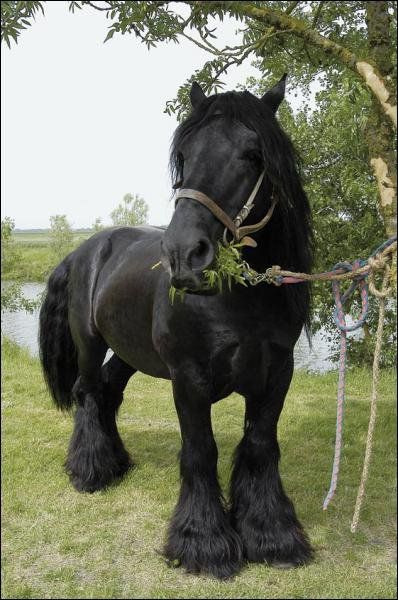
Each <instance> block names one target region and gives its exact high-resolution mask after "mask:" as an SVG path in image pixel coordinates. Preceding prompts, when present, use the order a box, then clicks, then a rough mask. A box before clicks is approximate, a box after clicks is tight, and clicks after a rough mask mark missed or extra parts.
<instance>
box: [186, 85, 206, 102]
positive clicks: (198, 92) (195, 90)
mask: <svg viewBox="0 0 398 600" xmlns="http://www.w3.org/2000/svg"><path fill="white" fill-rule="evenodd" d="M189 97H190V99H191V104H192V108H197V107H198V106H199V104H201V103H202V102H203V100H204V99H205V98H206V95H205V93H204V91H203V90H202V88H201V87H200V85H199V84H198V83H196V81H194V82H193V84H192V87H191V91H190V92H189Z"/></svg>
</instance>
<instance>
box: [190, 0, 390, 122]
mask: <svg viewBox="0 0 398 600" xmlns="http://www.w3.org/2000/svg"><path fill="white" fill-rule="evenodd" d="M196 6H197V7H198V8H199V6H200V8H201V9H202V10H203V11H204V12H207V13H210V14H213V13H217V11H219V10H220V9H222V10H223V11H224V12H229V13H230V14H231V15H232V16H235V17H236V16H239V17H249V18H251V19H254V20H256V21H260V22H262V23H268V24H269V25H270V26H271V27H274V28H275V29H277V30H280V31H289V33H291V35H294V36H296V37H299V38H301V39H303V40H305V42H307V43H308V44H311V45H313V46H316V47H317V48H320V49H322V50H323V52H325V53H326V54H329V55H332V56H334V57H335V59H336V60H337V61H338V62H340V63H342V64H344V65H345V66H346V67H348V68H349V69H350V70H351V71H354V73H356V74H359V75H360V76H361V78H362V79H363V80H364V82H365V84H366V85H367V86H368V87H369V88H370V90H371V91H372V93H373V94H374V96H375V97H376V98H377V100H378V102H379V103H380V104H381V106H382V108H383V110H384V112H385V114H386V115H387V117H388V118H389V119H390V120H391V122H392V123H393V125H394V127H395V128H396V127H397V107H396V106H391V104H390V103H388V102H387V100H388V98H389V97H390V95H391V94H390V92H389V91H388V90H387V88H386V86H385V84H384V81H383V79H382V77H381V76H380V75H379V73H378V71H377V70H376V69H375V68H374V67H373V66H372V65H371V64H369V63H368V62H367V61H359V59H358V57H357V56H356V55H355V54H354V53H353V52H351V51H350V50H348V49H347V48H345V47H344V46H341V45H340V44H338V43H337V42H334V41H332V40H331V39H329V38H326V37H324V36H322V35H321V34H319V33H318V32H317V31H314V30H313V29H311V27H310V26H309V24H308V23H307V22H306V21H303V20H302V19H298V18H296V17H293V16H291V15H287V14H286V12H285V13H281V12H279V11H276V10H274V9H271V8H269V7H268V6H261V7H260V6H256V5H254V4H251V3H249V2H226V1H221V2H220V1H218V0H217V1H213V2H197V3H196Z"/></svg>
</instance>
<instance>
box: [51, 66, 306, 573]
mask: <svg viewBox="0 0 398 600" xmlns="http://www.w3.org/2000/svg"><path fill="white" fill-rule="evenodd" d="M284 92H285V76H284V77H283V78H282V79H281V81H280V82H279V83H278V84H277V85H275V86H274V87H273V88H272V89H271V90H269V91H268V92H267V93H266V94H265V95H264V96H263V97H262V98H261V99H258V98H256V97H254V96H253V95H252V94H250V93H249V92H239V93H237V92H228V93H223V94H218V95H213V96H211V97H206V96H205V95H204V93H203V91H202V89H201V88H200V86H199V85H198V84H196V83H194V84H193V86H192V89H191V93H190V97H191V103H192V112H191V114H190V116H189V117H188V118H187V119H186V120H185V122H184V123H182V124H181V125H180V126H179V127H178V128H177V130H176V133H175V135H174V138H173V143H172V148H171V161H170V164H171V171H172V175H173V177H174V182H175V184H174V187H175V188H178V187H182V186H183V188H184V189H183V190H180V192H179V193H178V204H177V206H176V209H175V211H174V214H173V218H172V220H171V222H170V224H169V226H168V227H167V229H166V230H164V229H162V228H156V227H119V228H113V229H106V230H104V231H102V232H100V233H97V234H96V235H94V236H92V237H91V238H90V239H88V240H87V241H86V242H84V243H83V244H82V245H81V246H80V247H79V248H78V249H77V250H75V251H74V252H72V253H71V254H69V256H67V257H66V258H65V260H63V261H62V262H61V264H60V265H58V267H57V268H56V269H55V270H54V272H53V273H52V275H51V277H50V279H49V282H48V288H47V295H46V298H45V301H44V303H43V306H42V309H41V313H40V354H41V361H42V365H43V370H44V374H45V377H46V381H47V383H48V386H49V389H50V391H51V394H52V396H53V398H54V401H55V403H56V405H57V406H58V407H59V408H61V409H71V408H72V407H73V406H74V405H76V410H75V415H74V418H75V427H74V432H73V436H72V439H71V441H70V445H69V450H68V456H67V460H66V469H67V472H68V473H69V475H70V478H71V481H72V484H73V485H74V486H75V488H76V489H77V490H79V491H86V492H94V491H96V490H99V489H102V488H104V487H105V486H107V485H108V484H110V483H111V482H112V481H113V480H115V479H116V478H118V477H120V476H122V475H123V474H124V473H126V472H127V470H128V469H129V468H130V467H131V466H132V461H131V459H130V456H129V454H128V453H127V451H126V450H125V448H124V446H123V442H122V440H121V438H120V436H119V433H118V430H117V426H116V420H115V415H116V413H117V410H118V408H119V406H120V404H121V402H122V400H123V390H124V388H125V386H126V384H127V382H128V381H129V379H130V377H131V376H132V375H133V374H134V373H135V372H136V371H142V372H143V373H147V374H149V375H152V376H153V377H161V378H164V379H171V381H172V386H173V395H174V401H175V406H176V409H177V413H178V418H179V422H180V427H181V435H182V450H181V455H180V461H181V491H180V496H179V499H178V503H177V506H176V508H175V511H174V515H173V517H172V520H171V523H170V527H169V531H168V535H167V540H166V543H165V547H164V550H163V552H164V555H165V556H166V557H167V559H169V560H171V561H175V562H176V563H179V564H181V565H182V566H184V567H185V568H186V569H187V570H188V571H189V572H193V573H199V572H202V573H208V574H212V575H214V576H216V577H219V578H225V577H229V576H231V575H233V574H234V573H236V572H237V571H238V570H239V568H240V567H241V566H242V564H243V562H244V561H253V562H261V563H264V562H265V563H267V564H271V565H275V566H279V567H288V566H297V565H301V564H305V563H306V562H308V561H310V560H311V558H312V555H313V551H312V548H311V546H310V543H309V541H308V539H307V537H306V535H305V533H304V531H303V528H302V526H301V524H300V522H299V521H298V519H297V517H296V514H295V510H294V507H293V504H292V502H291V501H290V500H289V498H288V497H287V496H286V494H285V492H284V490H283V487H282V483H281V480H280V476H279V472H278V461H279V456H280V452H279V446H278V441H277V423H278V419H279V415H280V413H281V410H282V407H283V402H284V399H285V396H286V393H287V391H288V388H289V385H290V381H291V378H292V373H293V348H294V345H295V343H296V341H297V339H298V337H299V335H300V332H301V330H302V328H303V326H306V325H307V326H308V323H309V314H310V309H309V305H310V291H309V288H308V286H307V284H305V283H302V284H300V285H296V286H281V287H274V286H267V285H266V284H262V286H258V287H250V286H248V287H244V286H242V285H238V284H236V285H233V286H232V290H231V291H229V290H228V289H226V290H225V291H223V292H222V293H212V292H211V291H210V292H209V291H208V290H207V291H206V290H205V289H204V286H203V280H204V276H203V271H204V269H206V268H207V267H209V265H211V264H212V263H213V261H214V257H215V251H216V248H217V243H218V242H219V241H221V240H222V239H223V237H225V236H226V237H227V239H228V240H230V239H231V237H232V234H233V235H234V236H235V238H236V239H239V238H241V237H242V235H243V233H247V232H250V233H251V234H252V235H251V236H250V237H249V236H247V235H245V237H244V240H243V242H244V243H245V244H247V245H246V246H244V249H243V255H244V258H245V259H246V260H247V261H248V263H249V264H250V265H251V266H252V267H253V268H254V269H256V270H258V271H264V270H265V269H266V268H267V267H269V266H271V265H273V264H278V265H282V266H283V267H284V268H286V269H291V270H295V271H307V272H308V270H309V269H310V268H311V261H312V236H311V218H310V210H309V205H308V200H307V197H306V195H305V193H304V191H303V188H302V185H301V182H300V177H299V174H298V167H297V159H296V155H295V152H294V150H293V147H292V144H291V142H290V141H289V139H288V137H287V136H286V134H285V133H284V132H283V131H282V129H281V127H280V126H279V124H278V122H277V120H276V118H275V112H276V110H277V108H278V106H279V104H280V102H281V101H282V99H283V97H284ZM251 192H252V193H251ZM249 196H251V197H253V196H254V197H255V199H254V203H253V205H252V210H251V212H250V215H249V216H247V212H248V210H249V208H250V207H248V208H247V209H245V212H244V213H242V211H241V209H242V206H243V205H244V203H245V202H246V203H247V200H248V198H249ZM212 199H213V200H212ZM251 199H252V198H251ZM251 199H250V202H248V204H249V205H250V204H251ZM275 203H276V204H275ZM271 205H275V210H274V213H273V215H272V218H271V219H270V220H269V217H270V214H271V211H270V210H269V209H270V207H271ZM238 213H239V215H240V216H239V221H236V220H235V217H236V215H237V214H238ZM265 215H268V216H267V218H266V219H264V216H265ZM242 220H244V221H245V227H243V226H242V227H240V229H239V226H240V225H241V221H242ZM266 220H269V222H268V224H267V225H266V227H264V228H261V227H262V225H264V222H265V221H266ZM256 224H257V225H256ZM250 225H253V227H248V226H250ZM256 230H258V231H256ZM231 232H232V234H231ZM159 259H161V261H162V265H163V267H164V268H161V267H160V268H157V269H152V268H151V267H152V266H153V265H154V264H155V263H157V262H158V261H159ZM170 284H172V285H174V286H175V287H176V288H185V289H187V290H188V292H187V293H186V295H185V298H184V300H183V301H180V300H179V299H175V301H174V303H171V302H170V299H169V289H170ZM108 348H111V349H112V350H113V352H114V354H113V356H112V357H111V358H110V359H109V360H108V361H107V362H106V363H105V364H103V363H104V358H105V355H106V352H107V350H108ZM232 392H237V393H238V394H241V395H242V396H244V398H245V402H246V414H245V422H244V433H243V438H242V440H241V442H240V443H239V445H238V447H237V449H236V452H235V459H234V468H233V473H232V478H231V487H230V502H229V503H228V504H226V503H225V502H224V500H223V496H222V493H221V490H220V486H219V483H218V479H217V447H216V444H215V441H214V437H213V432H212V425H211V405H212V403H214V402H217V401H218V400H221V399H223V398H225V397H226V396H228V395H229V394H231V393H232ZM298 468H301V466H300V465H298Z"/></svg>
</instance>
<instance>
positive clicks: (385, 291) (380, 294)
mask: <svg viewBox="0 0 398 600" xmlns="http://www.w3.org/2000/svg"><path fill="white" fill-rule="evenodd" d="M390 276H391V269H390V266H389V265H388V264H387V265H385V268H384V276H383V283H382V287H381V290H377V289H376V288H375V286H374V283H372V284H371V283H369V289H370V291H371V293H372V294H374V295H375V296H376V297H377V298H379V320H378V324H377V333H376V345H375V353H374V358H373V381H372V398H371V401H370V417H369V425H368V434H367V438H366V448H365V458H364V461H363V468H362V475H361V481H360V484H359V488H358V494H357V499H356V502H355V509H354V515H353V517H352V522H351V532H352V533H355V532H356V529H357V526H358V521H359V513H360V511H361V507H362V502H363V498H364V495H365V486H366V482H367V479H368V474H369V464H370V457H371V454H372V447H373V433H374V429H375V424H376V406H377V387H378V383H379V376H380V368H379V367H380V354H381V347H382V343H383V327H384V314H385V304H386V298H387V296H389V295H390V293H391V287H387V284H388V282H389V280H390Z"/></svg>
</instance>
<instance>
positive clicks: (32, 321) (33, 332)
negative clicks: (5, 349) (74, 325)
mask: <svg viewBox="0 0 398 600" xmlns="http://www.w3.org/2000/svg"><path fill="white" fill-rule="evenodd" d="M2 285H3V284H2ZM22 289H23V292H24V295H25V297H26V298H28V299H30V300H33V299H34V298H36V297H37V296H38V295H39V294H41V293H42V291H43V290H44V284H43V283H25V284H23V286H22ZM38 325H39V311H38V310H37V311H35V312H34V313H33V314H29V313H26V312H24V311H18V312H8V311H4V312H3V313H2V315H1V331H2V333H3V334H4V335H6V336H7V337H9V338H11V339H12V340H14V341H15V342H17V344H19V345H21V346H25V347H27V348H28V349H29V350H30V352H31V354H32V355H33V356H38V353H39V350H38V343H37V335H38ZM328 355H329V346H328V343H327V342H326V340H325V339H324V336H323V333H322V331H320V332H318V333H316V334H315V335H314V336H313V339H312V349H310V347H309V344H308V341H307V338H306V336H305V334H304V332H303V333H302V334H301V336H300V339H299V341H298V342H297V344H296V347H295V350H294V356H295V368H296V369H305V370H308V371H314V372H318V373H323V372H325V371H329V370H331V369H333V368H336V365H335V364H334V363H333V362H332V361H331V360H330V359H329V358H328Z"/></svg>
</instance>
